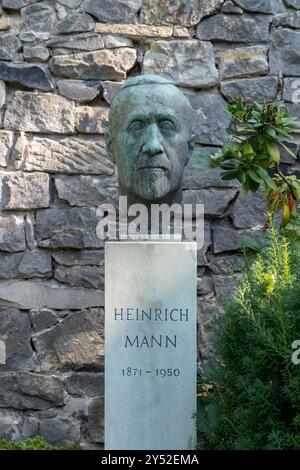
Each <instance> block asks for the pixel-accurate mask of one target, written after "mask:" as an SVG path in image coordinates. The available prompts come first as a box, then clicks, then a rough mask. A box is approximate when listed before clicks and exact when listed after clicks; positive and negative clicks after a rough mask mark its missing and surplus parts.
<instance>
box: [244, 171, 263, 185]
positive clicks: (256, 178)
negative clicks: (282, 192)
mask: <svg viewBox="0 0 300 470" xmlns="http://www.w3.org/2000/svg"><path fill="white" fill-rule="evenodd" d="M247 173H248V175H249V176H250V177H251V178H252V179H253V180H254V181H256V182H257V183H259V184H261V183H262V182H263V181H264V179H263V178H262V177H261V176H260V175H258V174H257V173H256V172H255V170H253V169H252V168H249V169H248V172H247Z"/></svg>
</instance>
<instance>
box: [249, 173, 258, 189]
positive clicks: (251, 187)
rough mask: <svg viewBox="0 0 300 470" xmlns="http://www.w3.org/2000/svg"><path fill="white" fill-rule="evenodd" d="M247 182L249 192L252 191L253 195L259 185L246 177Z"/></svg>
mask: <svg viewBox="0 0 300 470" xmlns="http://www.w3.org/2000/svg"><path fill="white" fill-rule="evenodd" d="M248 182H249V188H250V191H252V193H255V192H256V191H257V190H258V189H259V186H260V184H259V183H258V182H257V181H255V180H253V179H252V178H251V177H250V176H248Z"/></svg>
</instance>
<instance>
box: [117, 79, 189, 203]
mask: <svg viewBox="0 0 300 470" xmlns="http://www.w3.org/2000/svg"><path fill="white" fill-rule="evenodd" d="M115 100H116V102H113V106H112V108H111V112H110V119H109V127H110V136H109V137H108V140H109V145H108V148H109V150H110V151H111V155H112V159H113V161H115V162H116V164H117V168H118V177H119V189H120V193H121V194H123V195H130V196H131V199H132V200H133V201H136V202H144V203H151V202H153V203H156V202H170V201H171V202H172V199H174V201H175V198H176V197H175V195H176V194H177V193H178V190H180V188H181V181H182V174H183V170H184V167H185V165H186V164H187V162H188V159H189V157H190V155H191V152H192V148H193V144H192V139H193V136H192V108H191V106H190V104H189V102H188V100H187V98H186V97H185V96H184V95H183V93H181V92H180V91H179V90H178V89H177V88H175V86H173V85H171V84H168V83H166V84H165V83H142V84H138V85H132V86H128V87H125V88H124V89H120V91H119V93H118V95H117V99H115Z"/></svg>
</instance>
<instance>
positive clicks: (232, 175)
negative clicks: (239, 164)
mask: <svg viewBox="0 0 300 470" xmlns="http://www.w3.org/2000/svg"><path fill="white" fill-rule="evenodd" d="M237 177H238V171H237V170H235V171H226V172H225V173H221V179H222V180H234V179H235V178H237Z"/></svg>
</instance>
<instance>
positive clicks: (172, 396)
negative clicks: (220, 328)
mask: <svg viewBox="0 0 300 470" xmlns="http://www.w3.org/2000/svg"><path fill="white" fill-rule="evenodd" d="M196 249H197V248H196V243H194V242H181V241H179V242H178V241H118V242H107V243H106V245H105V289H106V290H105V447H106V449H109V450H113V449H122V450H125V449H126V450H127V449H134V450H136V449H143V450H155V449H168V450H171V449H178V450H180V449H182V450H184V449H193V448H194V447H195V441H196V425H195V421H194V419H193V414H194V413H195V411H196V264H197V263H196V258H197V256H196V254H197V252H196ZM150 317H151V318H150Z"/></svg>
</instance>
